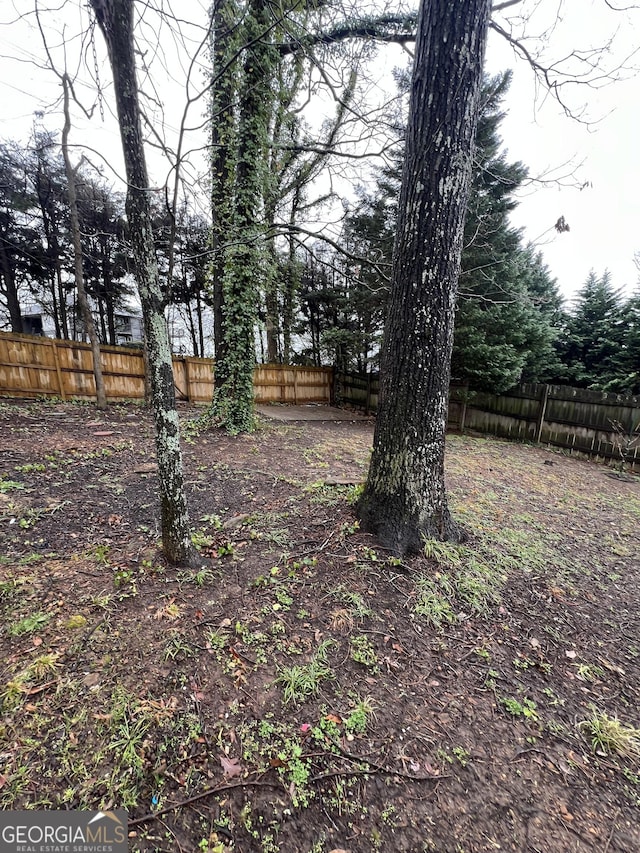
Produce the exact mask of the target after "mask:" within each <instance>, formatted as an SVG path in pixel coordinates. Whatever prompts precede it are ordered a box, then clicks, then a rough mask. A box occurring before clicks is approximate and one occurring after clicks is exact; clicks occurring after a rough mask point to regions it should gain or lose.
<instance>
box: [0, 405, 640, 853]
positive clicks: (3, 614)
mask: <svg viewBox="0 0 640 853" xmlns="http://www.w3.org/2000/svg"><path fill="white" fill-rule="evenodd" d="M199 414H200V412H198V411H195V410H184V411H183V412H182V419H183V423H184V426H185V435H186V442H185V445H184V447H185V457H186V468H187V480H188V492H189V500H190V510H191V517H192V522H193V531H194V533H193V536H194V541H195V543H196V545H197V546H198V548H199V549H200V551H201V553H202V555H203V561H202V567H201V568H200V569H195V570H194V569H181V568H174V567H170V566H167V565H166V564H165V563H164V561H163V559H162V556H161V553H160V552H159V550H158V529H157V518H158V501H157V489H156V472H155V465H154V450H153V431H152V424H151V420H150V417H149V415H148V413H147V412H146V411H145V410H144V409H143V408H141V407H138V406H133V405H131V406H125V405H118V406H112V407H110V408H109V410H108V412H107V413H106V414H104V415H103V414H99V413H98V412H97V410H96V409H94V408H93V407H91V406H83V405H78V404H71V403H45V402H37V403H36V402H14V401H4V402H0V618H1V625H0V707H1V712H2V716H1V722H0V808H4V809H8V808H55V809H65V808H90V809H97V808H102V809H108V808H112V807H124V808H126V809H127V810H128V812H129V816H130V827H129V832H130V848H131V850H132V851H184V853H195V851H202V853H225V851H233V853H275V851H283V853H330V851H333V853H336V851H351V853H368V851H379V850H380V851H391V853H395V851H411V853H421V851H437V853H481V851H496V850H502V851H532V853H569V851H595V853H613V851H620V853H634V851H639V850H640V825H639V821H638V806H639V805H640V732H639V731H638V727H639V726H640V561H639V555H640V480H639V479H638V478H637V477H635V478H627V479H626V480H625V479H617V478H616V477H615V476H611V473H612V472H611V471H609V470H608V469H606V468H604V467H602V466H599V465H596V464H594V463H592V462H587V461H584V460H579V459H576V458H569V457H566V456H562V455H559V454H556V453H552V452H550V451H547V450H545V449H542V448H538V447H532V446H526V445H520V444H508V443H505V442H499V441H494V440H490V439H484V438H478V437H462V436H457V435H452V436H450V438H449V441H448V485H449V493H450V500H451V504H452V507H453V509H454V511H455V513H456V515H457V517H458V518H459V519H460V521H461V522H462V523H464V525H465V526H466V528H467V530H468V532H469V541H468V542H467V543H466V544H465V545H462V546H455V547H454V546H447V545H438V544H435V545H433V544H432V545H428V546H427V547H426V549H425V553H424V554H422V555H420V556H419V557H416V558H412V559H411V560H407V561H400V560H398V559H395V558H393V557H392V556H390V555H389V554H388V553H385V552H384V551H383V550H382V549H380V548H379V547H378V546H377V545H376V542H375V541H374V539H373V538H372V537H370V536H368V535H365V534H364V533H362V532H361V531H360V530H359V528H358V523H357V520H356V516H355V513H354V506H353V503H354V500H355V498H356V497H357V485H355V484H358V483H359V482H361V481H362V479H363V478H364V474H365V470H366V464H367V458H368V453H369V448H370V443H371V439H372V432H373V427H372V423H371V422H370V421H367V420H358V421H355V422H349V421H342V422H338V423H327V422H322V421H317V422H309V423H287V422H284V421H270V420H263V421H262V422H261V426H260V428H259V429H258V430H257V431H256V432H255V433H253V434H252V435H248V436H241V437H236V438H233V437H229V436H227V435H225V434H223V433H221V432H219V431H216V430H212V429H205V428H201V427H199V425H198V423H197V421H196V419H197V418H198V415H199Z"/></svg>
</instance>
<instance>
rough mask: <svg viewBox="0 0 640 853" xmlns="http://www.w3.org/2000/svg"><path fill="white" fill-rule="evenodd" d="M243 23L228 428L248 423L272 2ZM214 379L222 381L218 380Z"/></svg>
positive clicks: (223, 400) (219, 410)
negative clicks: (244, 45)
mask: <svg viewBox="0 0 640 853" xmlns="http://www.w3.org/2000/svg"><path fill="white" fill-rule="evenodd" d="M247 19H248V22H247V24H246V27H245V32H246V35H247V38H248V39H250V40H251V44H250V46H249V47H248V48H247V50H246V55H245V59H244V73H243V86H242V92H241V94H240V109H239V126H238V155H237V156H238V163H237V169H236V181H235V205H234V216H233V236H234V240H235V242H234V244H233V245H232V246H230V247H229V248H228V250H227V252H226V253H225V255H226V257H225V271H224V278H223V281H222V289H223V318H224V330H223V335H224V341H225V346H224V352H223V356H222V359H221V361H219V362H216V390H215V396H214V401H213V412H214V414H215V416H216V417H218V418H219V420H220V422H221V423H222V424H223V426H225V428H226V429H227V430H228V431H229V432H231V433H237V432H246V431H248V430H251V429H252V428H253V369H254V366H255V360H256V359H255V325H256V320H257V293H258V287H257V284H258V281H259V280H260V279H261V278H262V269H261V261H262V259H263V257H264V245H263V239H264V229H263V228H261V227H260V226H259V225H256V223H257V222H259V219H260V215H259V214H260V209H261V205H262V201H263V190H264V168H265V165H264V163H265V155H266V145H267V134H268V126H269V118H270V115H271V105H272V102H273V91H272V85H271V84H272V77H273V69H274V67H275V65H276V63H277V60H278V55H277V53H276V51H275V48H274V47H273V45H272V44H271V43H270V40H269V39H270V35H269V24H270V21H271V6H270V4H269V2H268V0H251V3H250V4H249V10H248V13H247ZM219 379H221V382H220V383H219Z"/></svg>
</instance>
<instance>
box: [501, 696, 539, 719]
mask: <svg viewBox="0 0 640 853" xmlns="http://www.w3.org/2000/svg"><path fill="white" fill-rule="evenodd" d="M500 704H501V705H502V706H503V708H504V709H505V711H507V713H509V714H511V716H512V717H524V718H525V719H526V720H534V721H537V720H538V719H539V717H538V712H537V710H536V703H535V702H534V701H533V700H532V699H527V698H524V699H523V700H522V701H520V700H519V699H509V698H507V697H504V696H503V697H501V698H500Z"/></svg>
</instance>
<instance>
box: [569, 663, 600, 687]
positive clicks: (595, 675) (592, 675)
mask: <svg viewBox="0 0 640 853" xmlns="http://www.w3.org/2000/svg"><path fill="white" fill-rule="evenodd" d="M576 669H577V672H576V675H577V676H578V678H579V679H580V680H581V681H588V682H590V683H593V682H594V681H599V680H600V679H602V678H604V677H605V673H604V669H603V668H602V667H601V666H597V665H596V664H591V663H580V664H578V665H577V667H576Z"/></svg>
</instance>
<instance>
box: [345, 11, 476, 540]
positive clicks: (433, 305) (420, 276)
mask: <svg viewBox="0 0 640 853" xmlns="http://www.w3.org/2000/svg"><path fill="white" fill-rule="evenodd" d="M490 10H491V0H464V2H462V0H458V2H453V3H452V2H451V0H423V2H422V3H421V6H420V11H419V13H418V32H417V39H416V52H415V62H414V69H413V80H412V87H411V100H410V105H409V125H408V128H407V144H406V153H405V162H404V169H403V175H402V188H401V192H400V201H399V214H398V224H397V232H396V242H395V248H394V259H393V274H392V292H391V302H390V308H389V314H388V317H387V323H386V327H385V335H384V342H383V348H382V355H381V373H382V380H381V394H380V403H379V408H378V416H377V422H376V430H375V436H374V447H373V455H372V458H371V465H370V468H369V475H368V478H367V482H366V485H365V489H364V492H363V495H362V498H361V500H360V503H359V506H358V513H359V516H360V519H361V521H362V524H363V527H364V528H365V529H366V530H369V531H371V532H373V533H375V534H376V535H377V537H378V538H379V540H380V541H381V543H382V544H383V545H384V546H386V547H388V548H390V549H391V550H392V551H393V552H394V553H395V554H399V555H402V554H406V553H411V552H416V551H418V550H419V549H420V548H421V547H422V545H423V541H424V540H425V539H428V538H435V539H440V540H449V541H459V540H460V538H461V531H460V530H459V528H458V527H457V525H456V524H455V522H454V521H453V519H452V517H451V515H450V512H449V509H448V506H447V498H446V492H445V483H444V442H445V433H446V426H447V410H448V394H449V377H450V368H451V349H452V343H453V326H454V316H455V303H456V288H457V281H458V275H459V271H460V254H461V249H462V235H463V227H464V216H465V211H466V207H467V199H468V195H469V187H470V179H471V161H472V152H473V140H474V137H475V131H476V126H477V120H478V108H479V102H480V93H481V86H482V65H483V58H484V49H485V44H486V35H487V29H488V24H489V16H490Z"/></svg>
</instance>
